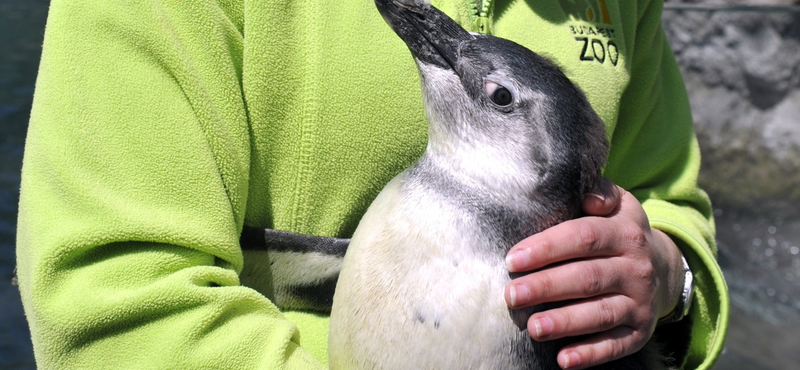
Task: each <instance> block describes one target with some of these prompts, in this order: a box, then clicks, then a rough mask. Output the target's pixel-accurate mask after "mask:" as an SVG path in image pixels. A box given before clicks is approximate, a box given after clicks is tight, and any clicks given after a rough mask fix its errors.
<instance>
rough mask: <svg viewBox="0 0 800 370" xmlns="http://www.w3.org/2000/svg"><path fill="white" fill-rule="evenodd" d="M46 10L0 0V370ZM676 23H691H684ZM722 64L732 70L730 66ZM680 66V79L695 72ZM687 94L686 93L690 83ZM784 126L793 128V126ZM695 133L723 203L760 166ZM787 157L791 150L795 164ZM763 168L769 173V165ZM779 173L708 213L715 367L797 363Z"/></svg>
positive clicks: (15, 355)
mask: <svg viewBox="0 0 800 370" xmlns="http://www.w3.org/2000/svg"><path fill="white" fill-rule="evenodd" d="M48 3H49V2H48V1H46V0H0V369H34V368H35V363H34V360H33V350H32V346H31V342H30V333H29V332H28V327H27V323H26V321H25V317H24V313H23V311H22V305H21V303H20V299H19V292H18V290H17V287H16V286H15V285H13V284H12V281H13V277H14V264H15V262H14V259H15V257H14V239H15V230H16V214H17V204H18V201H19V181H20V167H21V163H22V152H23V146H24V141H25V131H26V129H27V121H28V116H29V112H30V107H31V100H32V96H33V87H34V82H35V78H36V71H37V67H38V62H39V57H40V54H41V42H42V37H43V29H44V25H45V19H46V16H47V6H48ZM704 14H705V15H702V16H701V17H706V18H708V17H709V13H704ZM753 16H754V17H759V16H761V15H758V14H756V15H753ZM680 19H691V16H690V15H687V16H686V17H681V18H680ZM671 27H672V28H673V31H675V32H668V34H669V35H670V37H671V38H674V37H682V36H681V35H683V34H682V33H681V32H685V33H686V34H689V35H690V36H692V35H696V32H695V30H694V29H690V28H691V27H695V25H693V24H681V23H680V22H678V23H677V24H676V22H672V23H671ZM681 27H683V28H681ZM723 28H724V27H723ZM676 35H677V36H676ZM690 36H687V37H689V38H688V39H687V40H689V41H686V40H682V41H680V42H678V40H677V39H676V40H673V41H674V42H673V43H674V44H675V45H679V44H681V43H686V42H695V41H696V40H692V39H691V37H690ZM790 37H791V35H790ZM798 39H800V37H798ZM698 42H700V41H698ZM681 50H683V49H681ZM686 50H689V49H686ZM678 54H679V60H683V59H681V58H680V57H681V56H682V55H683V54H680V53H678ZM734 57H736V56H734ZM699 58H700V61H699V63H701V64H702V63H709V64H710V63H714V61H713V60H708V61H705V60H703V59H702V55H701V56H700V57H699ZM709 58H712V56H709ZM694 60H695V61H697V58H695V59H694ZM727 62H728V63H737V61H736V60H734V61H731V60H728V61H727ZM742 63H744V62H742ZM682 66H683V67H685V73H687V74H691V73H692V72H693V71H694V72H696V69H697V68H692V67H686V66H684V65H683V64H682ZM795 70H797V69H795ZM690 79H691V76H687V80H690ZM748 81H749V80H748ZM688 86H690V87H692V86H693V85H692V84H691V83H689V84H688ZM788 88H789V89H791V88H793V87H792V86H789V87H788ZM794 88H796V86H795V87H794ZM691 91H694V90H691ZM691 91H690V92H691ZM717 95H719V94H717ZM698 96H699V97H698ZM701 98H702V96H700V95H697V94H694V95H692V99H693V111H694V114H695V117H696V118H697V117H705V116H711V117H713V116H716V115H717V114H718V111H722V110H725V109H729V107H725V106H720V105H716V106H715V104H705V103H702V104H701V102H700V101H699V100H697V99H701ZM757 108H758V107H757ZM760 108H763V107H760ZM753 109H755V108H753ZM790 124H792V125H794V127H795V129H800V121H798V120H797V119H794V120H793V121H792V122H790ZM711 126H713V125H711ZM723 126H724V125H723ZM698 132H699V137H700V140H701V146H703V147H704V149H705V148H707V147H710V148H711V149H710V152H711V153H710V154H709V155H708V156H707V157H709V158H712V159H713V162H711V163H710V164H709V163H706V168H704V171H706V172H704V176H703V177H702V181H703V182H704V183H706V184H708V186H709V188H710V189H713V191H711V195H712V197H714V196H716V197H718V198H720V199H724V198H725V197H726V193H725V192H726V191H731V189H724V188H723V189H719V187H718V186H717V185H718V184H725V183H728V182H730V181H729V179H727V178H725V179H722V178H721V177H724V173H725V172H724V171H721V170H718V169H719V168H724V169H728V168H732V169H733V170H735V171H733V172H734V173H752V172H759V171H758V170H759V169H761V168H764V166H763V164H762V163H758V161H757V160H756V161H753V160H747V161H742V160H741V157H735V156H734V157H731V156H728V155H717V156H715V155H714V153H716V152H714V148H718V147H719V145H720V144H718V143H717V144H713V145H712V144H711V143H714V142H718V141H720V138H727V137H726V136H725V135H727V134H729V133H730V130H727V128H726V127H721V128H715V127H710V128H709V127H706V126H703V127H702V129H701V128H700V127H699V128H698ZM740 136H741V137H737V138H735V139H736V141H735V142H736V143H738V144H737V145H740V146H742V147H743V148H754V147H763V146H764V142H762V141H759V142H755V141H751V140H756V139H757V138H758V139H759V140H761V139H763V137H761V136H758V137H757V138H756V137H749V136H747V135H740ZM722 141H723V143H722V144H721V145H722V146H723V147H724V145H726V142H731V141H730V140H728V139H726V140H722ZM768 144H769V143H768ZM714 145H716V146H714ZM730 145H732V144H730ZM722 153H724V151H722ZM796 154H797V153H796V152H790V155H794V156H795V157H794V158H795V159H797V157H796ZM765 160H766V161H769V159H765ZM770 163H771V164H772V165H775V163H776V162H774V161H770ZM780 163H783V162H780ZM780 163H778V165H780ZM737 171H738V172H737ZM729 172H730V171H729ZM781 173H783V174H790V173H795V174H796V173H797V171H796V168H778V170H776V171H772V172H768V173H767V177H764V178H761V179H760V181H758V182H755V181H749V182H747V183H746V187H747V189H749V190H750V191H755V192H758V191H759V189H760V187H764V188H767V187H769V188H770V189H771V191H773V192H775V191H777V192H778V193H777V194H772V196H771V197H770V198H769V204H770V205H771V206H769V207H761V206H759V205H753V204H750V205H748V204H742V203H741V202H736V201H730V202H726V201H720V202H718V204H719V205H718V206H717V208H716V210H715V214H716V216H717V218H716V220H717V229H718V241H719V251H720V252H719V261H720V265H721V266H722V268H723V271H724V273H725V276H726V279H727V281H728V284H729V286H730V290H731V299H732V307H731V310H732V317H731V326H730V329H729V335H728V341H727V344H726V350H725V353H724V355H723V357H722V358H721V359H720V362H719V364H718V366H717V368H718V369H734V370H737V369H742V370H744V369H775V370H783V369H794V368H798V365H797V364H798V363H800V350H798V349H800V335H799V334H798V333H800V249H799V248H800V210H797V209H793V208H796V207H793V206H794V205H796V203H794V202H793V201H790V199H794V198H793V197H796V194H794V195H792V194H788V193H787V194H785V195H786V196H785V197H784V196H782V195H781V193H780V192H781V191H785V192H790V191H792V190H791V187H785V188H777V189H778V190H774V189H775V187H774V186H772V185H774V184H775V183H779V182H780V180H781V179H780V178H779V177H783V176H784V175H781ZM769 176H773V177H774V178H770V177H769ZM745 177H746V176H745ZM736 178H742V177H741V176H739V177H736ZM736 186H741V185H740V184H736ZM770 186H771V187H770ZM781 189H784V190H781ZM734 190H735V189H734ZM751 198H752V197H751ZM712 199H715V198H712Z"/></svg>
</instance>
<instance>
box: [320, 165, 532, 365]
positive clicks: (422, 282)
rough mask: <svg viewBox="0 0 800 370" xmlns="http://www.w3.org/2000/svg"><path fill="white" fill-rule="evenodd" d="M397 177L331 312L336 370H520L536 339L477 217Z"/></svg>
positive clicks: (362, 235)
mask: <svg viewBox="0 0 800 370" xmlns="http://www.w3.org/2000/svg"><path fill="white" fill-rule="evenodd" d="M400 178H401V176H399V177H398V179H395V180H394V181H393V182H392V183H390V184H389V185H388V186H387V187H386V188H385V189H384V191H383V192H382V193H381V195H379V197H378V199H376V201H375V202H373V204H372V206H371V207H370V209H369V210H368V211H367V213H366V215H365V216H364V219H363V220H362V222H361V224H359V227H358V229H357V230H356V233H355V235H354V236H353V239H352V241H351V244H350V246H349V248H348V251H347V255H346V256H345V260H344V263H343V266H342V272H341V274H340V276H339V282H338V285H337V288H336V294H335V296H334V301H333V310H332V313H331V324H330V335H329V357H330V365H331V367H332V368H334V369H335V368H343V369H344V368H356V369H364V368H378V369H433V368H436V369H440V368H487V369H488V368H513V365H512V363H511V361H513V360H512V359H510V358H509V353H508V352H509V348H510V346H509V343H511V342H512V341H515V340H518V339H519V338H520V337H523V338H524V337H526V336H527V333H526V332H525V331H524V329H521V328H519V327H517V326H516V325H515V324H514V323H513V322H512V320H511V318H510V315H509V310H508V307H507V306H506V304H505V301H504V299H503V289H504V286H505V285H506V284H507V283H508V282H509V280H510V278H509V276H508V270H507V269H506V267H505V263H504V260H503V258H502V253H498V252H496V251H495V252H491V250H492V249H493V248H492V246H491V245H488V244H489V243H490V241H489V240H488V238H486V237H485V236H482V235H480V233H479V231H478V230H480V228H479V227H476V225H472V224H473V223H475V222H476V220H475V219H473V217H471V216H470V215H468V214H464V213H463V210H460V209H458V207H457V206H455V205H453V204H451V203H448V202H447V201H445V200H443V199H438V198H436V197H435V196H433V195H430V194H428V193H423V192H419V193H415V192H407V191H406V192H401V191H400V188H401V185H402V180H399V179H400Z"/></svg>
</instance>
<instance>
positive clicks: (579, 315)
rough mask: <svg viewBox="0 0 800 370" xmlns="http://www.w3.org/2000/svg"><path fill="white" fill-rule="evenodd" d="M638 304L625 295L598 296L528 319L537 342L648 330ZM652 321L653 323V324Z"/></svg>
mask: <svg viewBox="0 0 800 370" xmlns="http://www.w3.org/2000/svg"><path fill="white" fill-rule="evenodd" d="M637 313H638V312H637V304H636V302H635V301H634V300H633V299H631V298H630V297H627V296H624V295H621V294H611V295H603V296H597V297H593V298H589V299H585V300H580V301H577V302H573V303H571V304H568V305H566V306H563V307H559V308H554V309H551V310H547V311H543V312H538V313H536V314H534V315H532V316H531V317H530V319H528V333H530V335H531V337H532V338H533V339H535V340H537V341H546V340H553V339H558V338H564V337H573V336H578V335H585V334H594V333H600V332H604V331H607V330H611V329H613V328H616V327H617V326H623V325H625V326H631V327H636V326H647V325H649V322H648V321H647V320H648V319H652V318H647V317H637ZM651 321H652V320H651Z"/></svg>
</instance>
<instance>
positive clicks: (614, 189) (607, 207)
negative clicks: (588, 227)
mask: <svg viewBox="0 0 800 370" xmlns="http://www.w3.org/2000/svg"><path fill="white" fill-rule="evenodd" d="M623 193H624V190H623V189H622V188H621V187H619V186H617V185H616V184H614V183H613V182H611V180H609V179H607V178H605V177H603V179H602V180H601V181H600V185H599V186H598V187H597V189H595V190H594V191H592V192H591V193H588V194H586V195H584V196H583V205H582V208H583V212H585V213H586V214H587V215H589V216H608V215H610V214H611V213H612V212H614V210H615V209H617V207H618V206H619V203H620V199H622V194H623Z"/></svg>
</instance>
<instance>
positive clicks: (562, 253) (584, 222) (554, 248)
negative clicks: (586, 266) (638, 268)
mask: <svg viewBox="0 0 800 370" xmlns="http://www.w3.org/2000/svg"><path fill="white" fill-rule="evenodd" d="M609 226H610V225H609V222H608V220H607V219H604V218H600V217H582V218H578V219H574V220H569V221H565V222H562V223H561V224H558V225H556V226H553V227H551V228H549V229H547V230H545V231H542V232H540V233H538V234H535V235H533V236H530V237H528V238H525V239H524V240H522V241H520V242H519V243H517V244H516V245H515V246H513V247H512V248H511V250H509V252H508V255H507V257H506V264H507V265H508V269H509V271H511V272H520V271H532V270H535V269H539V268H542V267H545V266H547V265H549V264H552V263H557V262H563V261H567V260H571V259H577V258H591V257H600V256H613V255H617V254H619V249H618V248H617V244H616V243H614V240H615V238H617V235H615V232H616V231H617V229H615V228H612V227H609Z"/></svg>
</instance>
